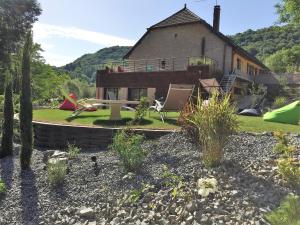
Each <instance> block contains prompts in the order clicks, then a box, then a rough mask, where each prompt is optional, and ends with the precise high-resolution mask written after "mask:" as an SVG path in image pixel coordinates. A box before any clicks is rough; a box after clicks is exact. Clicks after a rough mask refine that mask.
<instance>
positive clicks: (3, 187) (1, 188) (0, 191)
mask: <svg viewBox="0 0 300 225" xmlns="http://www.w3.org/2000/svg"><path fill="white" fill-rule="evenodd" d="M5 193H6V185H5V183H4V181H2V180H0V197H1V195H4V194H5Z"/></svg>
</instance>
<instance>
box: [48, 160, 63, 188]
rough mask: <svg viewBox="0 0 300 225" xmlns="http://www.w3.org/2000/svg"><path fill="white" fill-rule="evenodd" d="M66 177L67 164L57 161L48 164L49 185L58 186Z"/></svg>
mask: <svg viewBox="0 0 300 225" xmlns="http://www.w3.org/2000/svg"><path fill="white" fill-rule="evenodd" d="M66 175H67V163H66V162H65V161H57V162H53V163H52V162H51V163H48V179H49V182H50V184H51V185H53V186H58V185H60V184H62V183H63V182H64V180H65V177H66Z"/></svg>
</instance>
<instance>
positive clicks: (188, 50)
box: [128, 23, 232, 73]
mask: <svg viewBox="0 0 300 225" xmlns="http://www.w3.org/2000/svg"><path fill="white" fill-rule="evenodd" d="M203 39H205V51H204V56H206V57H209V58H212V59H213V60H215V61H216V63H217V67H218V69H219V70H222V71H223V69H224V73H228V72H229V71H231V70H232V68H231V65H232V47H231V46H230V45H228V44H227V43H226V42H225V41H224V40H222V39H221V38H220V37H218V36H217V35H215V34H214V33H213V32H212V31H211V30H209V29H208V28H207V27H206V26H204V25H203V24H200V23H194V24H184V25H180V26H171V27H164V28H156V29H153V30H150V32H149V33H148V34H147V35H146V36H145V37H144V38H143V40H142V41H141V42H140V43H139V44H138V45H137V46H136V47H135V49H134V50H133V51H132V52H131V54H130V55H129V57H128V59H132V60H139V59H156V58H178V59H180V58H186V57H192V56H196V57H199V56H201V55H202V40H203ZM182 63H185V61H182ZM178 67H179V66H178Z"/></svg>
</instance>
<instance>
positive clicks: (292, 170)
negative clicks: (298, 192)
mask: <svg viewBox="0 0 300 225" xmlns="http://www.w3.org/2000/svg"><path fill="white" fill-rule="evenodd" d="M277 166H278V172H279V174H280V175H281V176H282V178H283V179H284V180H286V182H287V183H288V184H290V185H293V186H300V164H299V162H296V161H295V160H294V159H293V158H291V157H287V158H284V157H283V158H280V159H278V160H277Z"/></svg>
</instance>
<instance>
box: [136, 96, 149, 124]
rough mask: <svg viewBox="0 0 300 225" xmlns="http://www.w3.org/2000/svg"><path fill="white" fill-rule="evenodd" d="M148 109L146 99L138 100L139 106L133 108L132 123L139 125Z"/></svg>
mask: <svg viewBox="0 0 300 225" xmlns="http://www.w3.org/2000/svg"><path fill="white" fill-rule="evenodd" d="M148 108H149V103H148V100H147V98H145V97H142V98H141V100H140V104H138V106H137V107H136V108H135V110H136V111H135V114H134V120H133V123H135V124H139V123H140V122H141V121H142V120H143V119H144V117H145V116H146V113H147V110H148Z"/></svg>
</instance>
